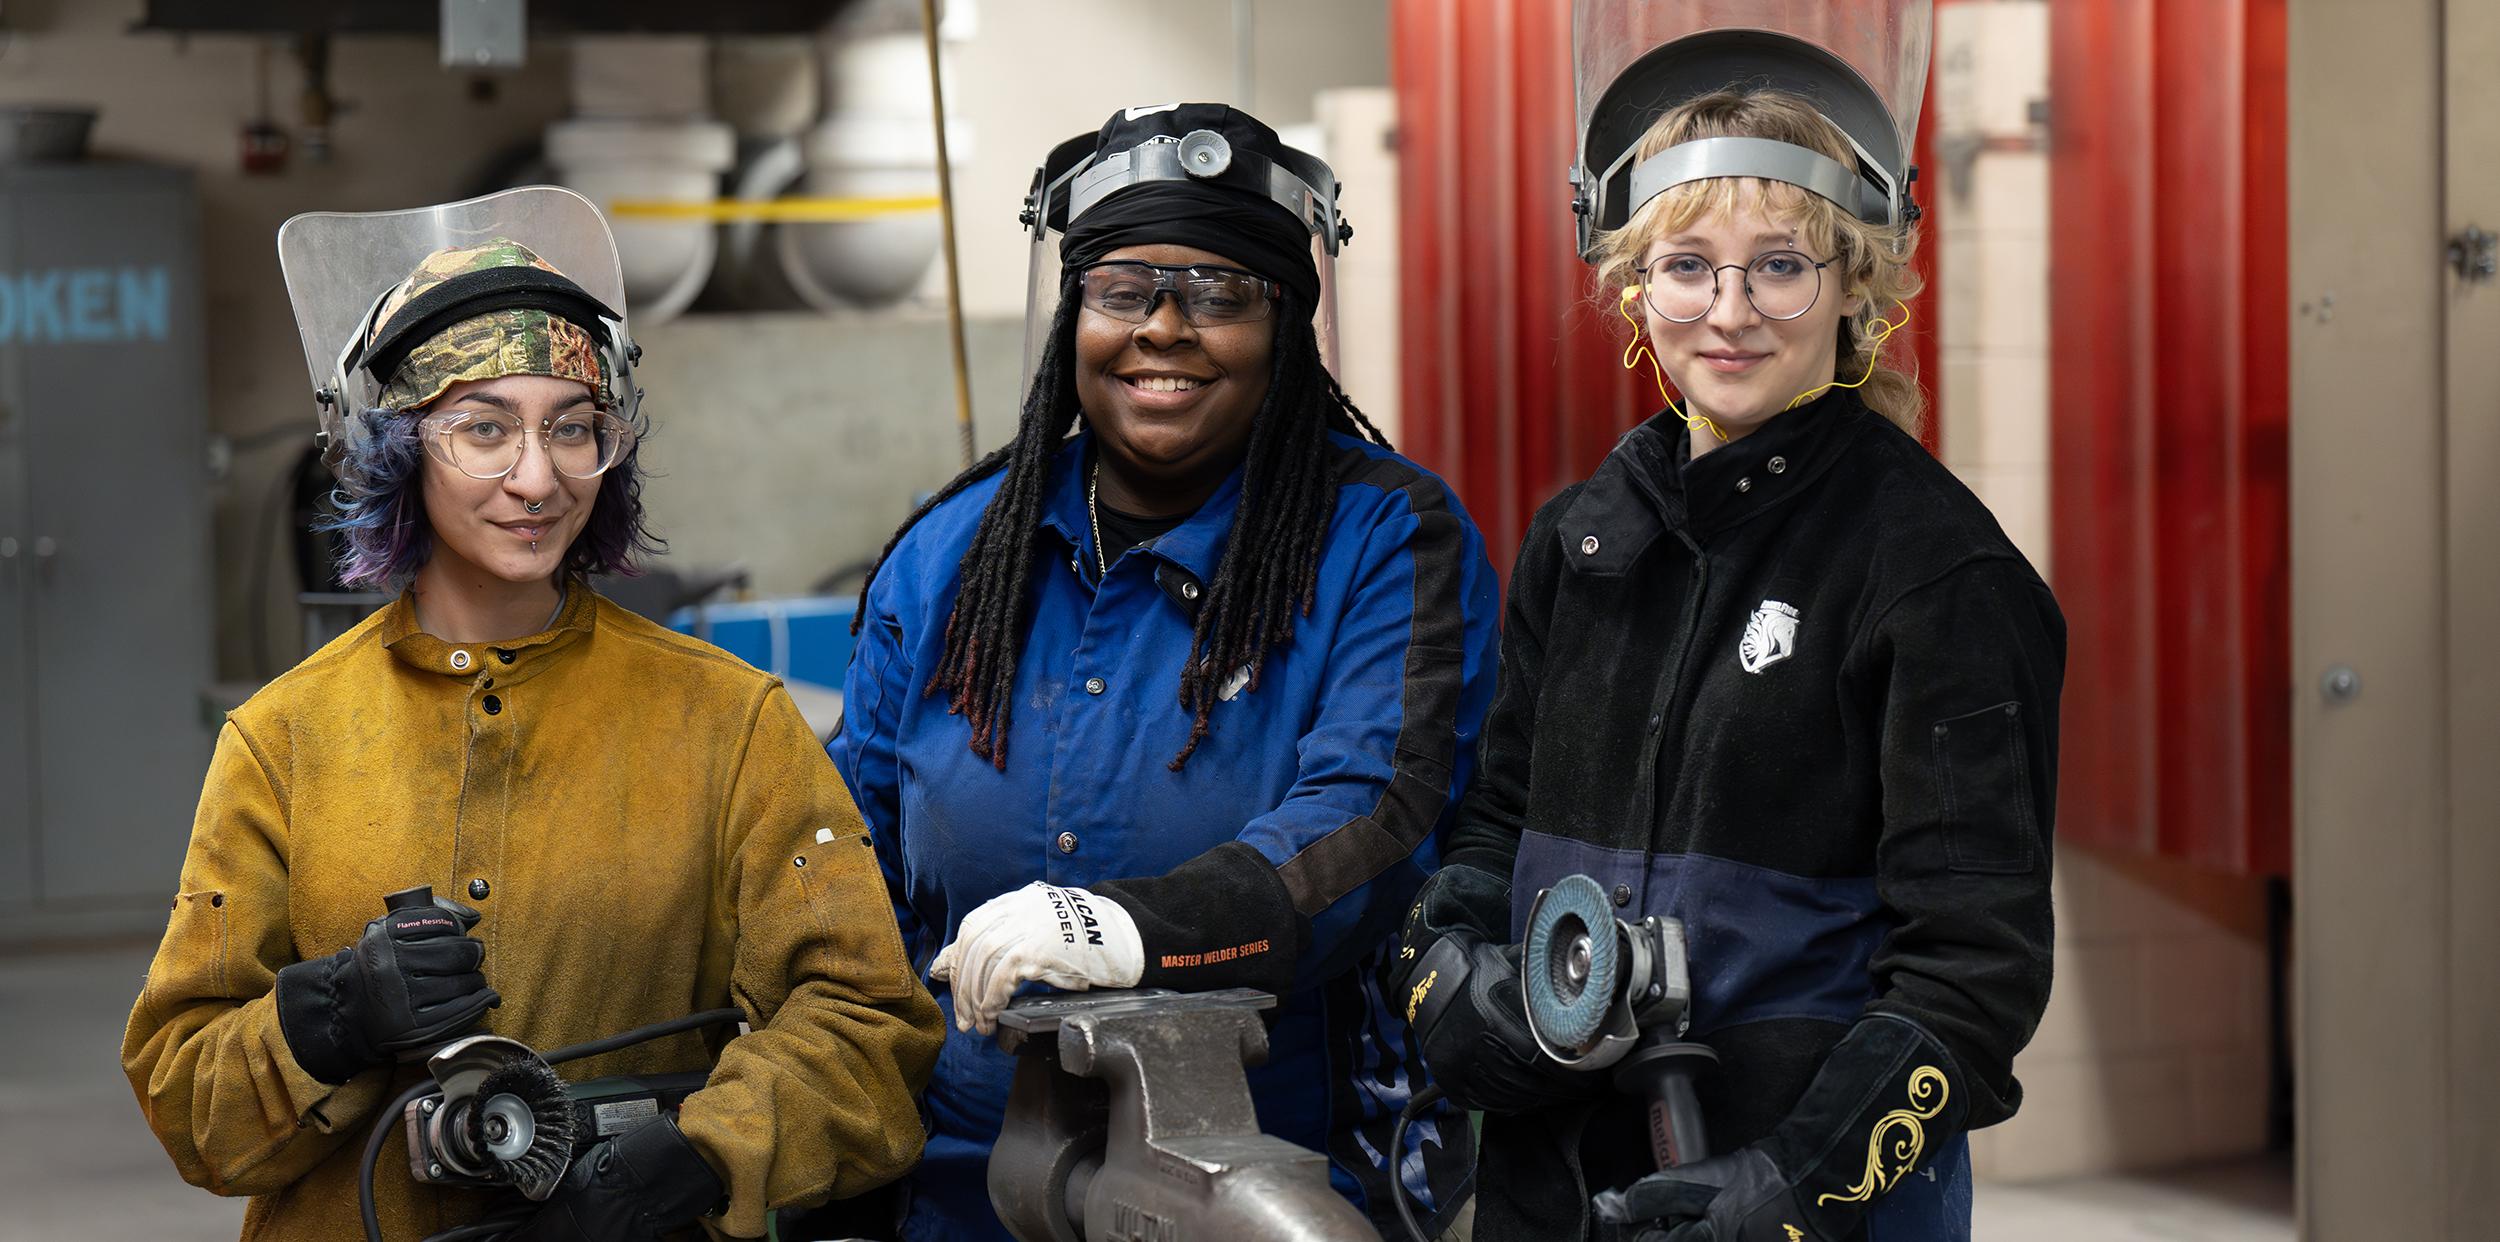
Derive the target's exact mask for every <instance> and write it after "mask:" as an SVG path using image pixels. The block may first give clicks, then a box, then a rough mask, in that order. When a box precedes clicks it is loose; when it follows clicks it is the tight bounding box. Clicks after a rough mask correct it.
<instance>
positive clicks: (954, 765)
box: [831, 104, 1496, 1238]
mask: <svg viewBox="0 0 2500 1242" xmlns="http://www.w3.org/2000/svg"><path fill="white" fill-rule="evenodd" d="M1184 150H1186V151H1189V152H1194V153H1196V154H1197V155H1199V156H1201V157H1205V156H1206V155H1207V153H1208V152H1209V151H1214V152H1216V153H1217V154H1216V156H1215V157H1214V158H1199V159H1196V160H1194V161H1193V162H1192V163H1191V164H1190V165H1189V166H1188V167H1186V168H1184V166H1183V163H1182V157H1181V155H1180V153H1181V152H1183V151H1184ZM1062 162H1073V164H1074V168H1073V169H1072V170H1070V172H1069V175H1068V176H1066V177H1062V178H1059V179H1057V180H1056V181H1055V182H1053V181H1051V180H1050V179H1049V178H1048V177H1046V178H1045V186H1044V188H1043V189H1042V190H1041V191H1040V192H1039V193H1038V194H1037V198H1038V200H1039V211H1038V213H1037V216H1038V218H1037V219H1036V221H1035V227H1036V230H1037V232H1045V233H1046V232H1047V231H1051V230H1060V229H1064V236H1063V237H1062V239H1061V241H1060V247H1059V259H1060V262H1061V269H1062V275H1061V278H1060V281H1059V283H1058V287H1057V290H1056V309H1055V312H1054V313H1053V314H1052V316H1051V319H1050V322H1049V327H1048V331H1047V334H1046V335H1045V336H1044V337H1043V339H1042V348H1041V353H1040V358H1039V362H1038V365H1037V367H1036V370H1035V372H1034V375H1033V377H1032V383H1031V385H1030V387H1029V388H1028V392H1027V396H1026V399H1025V404H1024V409H1023V414H1022V418H1021V421H1020V422H1019V424H1018V427H1017V431H1016V435H1015V438H1014V439H1013V440H1011V441H1010V442H1009V443H1008V444H1007V445H1006V446H1005V447H1004V448H1002V449H1000V450H998V451H997V452H995V453H992V454H990V455H989V456H988V457H987V458H985V459H984V460H983V461H981V462H980V463H979V464H978V465H976V466H974V467H973V468H972V469H971V470H968V471H966V472H965V473H964V474H963V475H962V476H961V477H959V478H957V479H955V480H954V481H953V482H951V483H949V484H948V485H947V486H946V487H945V488H944V489H943V490H941V491H940V492H939V493H938V495H937V496H936V498H935V499H933V500H932V501H931V502H930V503H929V504H928V505H926V506H924V507H923V508H922V509H921V510H920V512H918V513H915V514H914V515H913V516H912V518H911V519H910V520H909V521H908V522H906V523H905V524H904V527H903V529H902V530H901V531H900V532H899V533H898V534H897V535H896V537H895V539H894V541H893V543H892V544H890V545H889V546H888V548H887V549H886V553H885V555H884V557H883V559H882V560H881V562H880V564H879V566H878V568H877V570H876V572H875V573H874V574H873V575H872V577H871V579H870V583H869V585H868V587H867V589H866V590H865V592H864V593H863V596H862V607H861V611H860V619H861V622H862V624H861V628H860V635H859V645H858V651H857V654H856V656H855V657H854V658H853V661H852V664H851V669H850V675H849V678H848V680H847V682H846V683H845V694H846V706H847V714H846V718H845V722H844V725H843V728H842V729H841V731H840V732H839V733H838V734H837V735H836V737H835V738H834V740H833V743H832V745H831V750H832V753H833V757H834V760H835V762H836V764H837V765H838V766H839V767H840V768H841V770H842V775H843V777H844V779H845V780H846V781H848V782H849V783H850V786H851V788H852V790H853V791H854V792H855V793H856V795H857V796H858V799H859V802H860V807H861V810H862V812H863V813H864V814H865V815H866V816H867V819H868V821H869V825H870V828H871V830H872V834H873V838H874V841H875V844H876V848H877V855H878V859H879V861H880V862H881V863H882V864H883V866H884V869H885V876H886V882H887V885H888V888H889V890H890V892H891V894H892V896H893V899H894V912H895V916H896V918H897V919H898V920H899V921H900V923H901V925H902V928H903V933H904V936H905V938H906V940H907V942H909V943H910V944H911V945H912V946H913V950H914V961H915V963H916V964H918V965H919V966H920V967H922V968H923V969H924V970H925V971H926V972H927V974H928V977H929V979H930V980H931V982H932V986H933V988H934V990H935V992H936V994H937V996H938V997H939V1000H940V1002H941V1004H943V1005H944V1006H946V1007H947V1009H948V1010H949V1012H950V1013H951V1014H952V1016H953V1021H954V1024H955V1027H956V1029H955V1031H954V1033H953V1034H952V1035H951V1036H950V1038H949V1039H948V1042H947V1044H946V1047H945V1050H944V1051H943V1052H942V1053H941V1055H940V1057H939V1062H938V1068H937V1072H936V1076H935V1078H934V1080H933V1081H932V1082H931V1084H930V1086H929V1090H928V1094H927V1097H926V1106H925V1107H926V1112H927V1120H928V1123H929V1126H930V1130H931V1133H930V1139H929V1145H928V1150H927V1156H926V1158H925V1159H924V1161H923V1163H922V1164H921V1166H920V1168H919V1169H918V1170H917V1171H916V1172H915V1173H914V1174H913V1175H912V1176H911V1178H910V1180H909V1181H908V1182H907V1183H906V1185H905V1188H904V1189H905V1204H904V1206H903V1208H902V1215H903V1220H902V1227H903V1236H905V1237H910V1238H936V1237H945V1238H969V1237H983V1236H993V1237H994V1236H1003V1231H1002V1230H1001V1228H1000V1226H999V1224H998V1222H997V1220H996V1217H995V1216H994V1214H993V1213H992V1211H991V1209H990V1205H989V1200H988V1194H987V1190H986V1184H985V1180H984V1165H985V1163H986V1161H987V1158H988V1153H989V1148H990V1146H991V1144H992V1142H993V1141H994V1140H995V1139H996V1137H997V1134H998V1129H999V1125H1000V1120H1001V1116H1002V1114H1003V1111H1004V1108H1005V1105H1006V1100H1007V1088H1008V1080H1009V1077H1010V1075H1011V1072H1012V1060H1011V1058H1010V1057H1008V1056H1007V1055H1006V1054H1004V1053H1001V1052H1000V1051H999V1050H998V1049H997V1047H996V1046H995V1045H994V1044H993V1043H992V1042H991V1041H990V1039H989V1038H987V1036H988V1035H989V1033H990V1032H991V1030H992V1029H993V1027H994V1024H995V1021H996V1018H997V1015H998V1012H999V1010H1000V1009H1001V1008H1002V1007H1004V1005H1005V1004H1006V1002H1007V1000H1008V999H1009V998H1010V997H1011V996H1012V995H1013V994H1014V993H1015V992H1016V990H1017V989H1018V988H1019V987H1020V986H1022V985H1024V984H1026V983H1030V982H1036V981H1038V982H1043V983H1047V984H1050V985H1053V986H1057V987H1063V988H1096V987H1110V988H1118V987H1133V986H1147V987H1169V988H1178V989H1185V990H1204V989H1213V988H1224V987H1236V986H1247V987H1255V988H1260V989H1264V990H1267V991H1270V992H1273V993H1276V994H1277V995H1278V996H1279V997H1280V998H1281V1002H1280V1004H1279V1005H1278V1008H1277V1012H1276V1019H1275V1023H1274V1026H1273V1029H1272V1031H1271V1035H1270V1047H1271V1055H1270V1058H1269V1061H1268V1063H1267V1064H1266V1065H1264V1066H1262V1067H1260V1068H1258V1069H1256V1070H1254V1071H1252V1073H1251V1090H1252V1093H1253V1095H1254V1097H1255V1098H1256V1100H1257V1102H1258V1107H1259V1115H1260V1122H1261V1125H1262V1127H1263V1128H1264V1129H1266V1130H1267V1131H1268V1132H1270V1133H1273V1134H1277V1135H1280V1136H1282V1137H1284V1138H1287V1139H1289V1140H1291V1141H1294V1142H1297V1143H1300V1144H1302V1145H1304V1146H1307V1147H1311V1148H1313V1149H1316V1150H1319V1151H1322V1152H1325V1153H1326V1154H1327V1155H1328V1156H1329V1157H1330V1160H1331V1168H1332V1180H1333V1181H1334V1183H1335V1184H1336V1186H1337V1188H1338V1189H1339V1190H1340V1191H1341V1192H1343V1193H1344V1194H1346V1195H1347V1196H1348V1197H1349V1198H1350V1199H1352V1200H1353V1201H1354V1202H1355V1203H1356V1204H1357V1205H1358V1206H1360V1207H1363V1208H1364V1209H1365V1210H1366V1211H1368V1212H1369V1213H1371V1214H1372V1215H1373V1217H1374V1219H1375V1220H1379V1221H1383V1222H1387V1221H1390V1220H1392V1219H1394V1218H1393V1215H1392V1211H1393V1208H1392V1204H1391V1199H1390V1195H1389V1193H1388V1173H1387V1170H1386V1169H1385V1168H1383V1167H1382V1161H1383V1159H1384V1158H1383V1156H1382V1155H1381V1153H1383V1152H1385V1151H1386V1149H1387V1147H1388V1141H1387V1140H1388V1129H1389V1126H1390V1124H1391V1123H1392V1122H1393V1121H1394V1118H1395V1116H1396V1114H1397V1112H1398V1110H1399V1109H1400V1107H1402V1106H1403V1105H1404V1103H1405V1102H1406V1100H1407V1099H1408V1098H1409V1097H1410V1096H1411V1095H1412V1093H1413V1092H1414V1091H1415V1090H1416V1089H1417V1088H1418V1087H1419V1086H1420V1083H1419V1081H1418V1078H1419V1075H1420V1073H1421V1066H1420V1062H1419V1061H1418V1060H1417V1058H1416V1057H1415V1055H1414V1051H1413V1049H1412V1048H1411V1047H1410V1046H1408V1045H1407V1043H1406V1042H1405V1038H1404V1031H1403V1022H1402V1020H1400V1019H1399V1018H1397V1017H1394V1016H1393V1015H1392V1013H1391V1011H1390V1008H1389V1006H1388V1005H1387V1003H1386V1002H1385V1001H1384V999H1383V996H1382V991H1381V988H1380V985H1379V982H1378V979H1379V973H1380V972H1379V971H1378V970H1377V968H1376V967H1377V958H1378V956H1379V954H1380V953H1381V952H1382V950H1383V947H1384V944H1386V943H1387V942H1388V939H1389V936H1390V934H1391V933H1392V932H1393V931H1394V929H1395V926H1396V922H1397V918H1398V916H1399V914H1400V913H1401V912H1402V911H1403V910H1404V907H1405V904H1406V902H1407V901H1408V900H1409V899H1410V898H1411V897H1412V896H1413V895H1414V893H1415V891H1416V889H1417V887H1418V886H1419V885H1420V883H1421V881H1422V879H1423V877H1424V875H1425V874H1426V873H1427V872H1429V871H1430V870H1431V869H1432V868H1433V867H1434V866H1435V865H1436V863H1437V861H1438V857H1439V853H1440V840H1441V836H1442V833H1443V831H1444V829H1445V827H1446V825H1447V823H1448V821H1449V817H1450V809H1451V805H1452V802H1453V800H1454V798H1455V797H1456V796H1457V794H1458V792H1459V791H1460V790H1461V789H1463V788H1464V786H1465V784H1466V782H1467V777H1468V773H1469V770H1470V768H1471V767H1472V765H1473V757H1474V751H1475V740H1476V732H1477V726H1478V723H1479V721H1480V720H1481V719H1482V716H1483V714H1484V711H1485V708H1486V705H1487V703H1488V701H1489V699H1490V696H1491V692H1492V678H1491V673H1492V668H1493V650H1494V644H1495V634H1494V612H1495V607H1496V600H1495V594H1496V585H1495V581H1494V578H1493V575H1492V573H1491V572H1490V566H1489V565H1488V563H1487V561H1486V559H1485V553H1484V547H1483V541H1482V538H1481V537H1480V535H1479V534H1478V532H1477V530H1476V527H1475V525H1474V523H1473V522H1472V521H1470V520H1469V519H1468V517H1467V515H1466V513H1465V511H1464V510H1462V509H1461V508H1460V506H1459V504H1458V501H1457V500H1456V499H1455V498H1454V497H1452V496H1451V495H1450V494H1449V492H1448V491H1447V489H1446V488H1445V487H1444V486H1443V485H1442V483H1441V481H1440V480H1439V479H1437V478H1435V477H1434V476H1432V475H1431V474H1429V473H1428V472H1426V471H1424V470H1422V469H1421V468H1419V467H1417V466H1416V465H1414V464H1413V463H1412V462H1409V461H1407V460H1406V459H1405V458H1402V457H1400V456H1398V455H1397V454H1396V453H1394V452H1392V451H1391V450H1390V449H1389V447H1388V446H1387V445H1386V444H1385V443H1383V442H1382V440H1381V438H1380V436H1379V434H1378V432H1377V431H1376V430H1374V429H1373V428H1372V427H1371V426H1370V425H1369V423H1368V422H1367V421H1365V420H1364V419H1363V418H1362V416H1361V415H1360V414H1359V413H1358V412H1357V411H1356V410H1355V408H1354V406H1353V405H1352V403H1351V402H1349V401H1347V400H1346V398H1345V396H1344V394H1343V393H1342V392H1340V391H1339V390H1338V388H1337V385H1336V383H1335V381H1334V380H1333V379H1331V378H1330V376H1329V374H1328V372H1327V370H1326V368H1325V366H1324V365H1323V361H1322V357H1321V352H1320V332H1319V330H1318V329H1315V327H1314V312H1315V310H1317V309H1318V308H1320V307H1322V306H1323V305H1324V301H1325V299H1324V290H1325V284H1324V282H1323V280H1322V279H1321V263H1322V262H1323V261H1324V258H1325V256H1326V254H1328V253H1331V252H1333V251H1334V249H1335V246H1336V243H1337V241H1338V240H1339V238H1340V236H1341V231H1340V228H1339V225H1338V222H1337V219H1336V213H1335V203H1334V198H1335V184H1334V179H1333V177H1331V176H1330V175H1329V174H1328V170H1327V168H1326V166H1325V165H1324V164H1321V163H1320V162H1319V161H1317V160H1315V159H1312V158H1311V157H1310V156H1308V155H1305V154H1303V153H1301V152H1299V151H1295V150H1293V149H1291V148H1289V147H1286V146H1284V145H1283V144H1282V143H1281V142H1280V141H1279V140H1278V139H1277V137H1276V135H1275V132H1274V131H1273V130H1271V129H1269V128H1268V127H1267V126H1265V125H1263V124H1261V123H1260V122H1258V121H1257V120H1256V119H1254V118H1251V117H1249V116H1247V115H1244V114H1242V113H1240V112H1237V111H1234V110H1232V109H1230V108H1226V107H1223V106H1220V105H1201V104H1189V105H1175V106H1167V107H1163V108H1144V109H1141V108H1132V109H1128V110H1126V111H1124V112H1122V113H1120V114H1118V115H1115V116H1114V117H1112V118H1111V120H1110V121H1109V122H1108V123H1107V124H1105V125H1104V126H1103V128H1102V130H1101V132H1100V134H1099V135H1096V136H1092V137H1090V138H1088V139H1086V140H1083V141H1081V142H1071V143H1070V144H1067V145H1066V146H1063V147H1062V148H1061V151H1060V153H1059V155H1058V156H1055V157H1054V164H1059V163H1062ZM1210 168H1212V169H1213V171H1212V172H1210V171H1208V170H1209V169H1210ZM1078 173H1083V174H1084V175H1083V176H1081V177H1080V176H1077V174H1078ZM1063 186H1064V187H1073V188H1071V189H1070V190H1069V192H1068V194H1067V196H1066V199H1065V200H1064V206H1063V205H1062V200H1060V199H1059V198H1058V197H1057V196H1056V195H1055V193H1054V188H1055V187H1063ZM1106 187H1108V188H1107V189H1106ZM1071 432H1073V433H1074V434H1073V435H1071V434H1070V433H1071ZM1063 918H1072V919H1075V920H1078V921H1084V922H1090V924H1091V927H1090V929H1089V930H1090V931H1091V932H1092V933H1093V934H1092V935H1080V936H1074V937H1067V938H1063V937H1062V935H1061V933H1060V928H1061V921H1062V919H1063ZM1070 940H1073V941H1074V943H1069V941H1070ZM1450 1131H1451V1132H1450V1133H1448V1134H1446V1135H1445V1134H1443V1133H1441V1132H1439V1130H1438V1129H1437V1128H1435V1129H1434V1130H1433V1131H1432V1132H1431V1133H1426V1134H1425V1135H1424V1142H1423V1143H1422V1144H1421V1146H1422V1147H1423V1148H1424V1149H1425V1151H1426V1153H1427V1154H1426V1156H1425V1157H1422V1158H1419V1159H1410V1160H1409V1161H1408V1162H1407V1164H1406V1165H1405V1166H1404V1167H1403V1168H1402V1169H1401V1170H1400V1174H1401V1180H1403V1181H1404V1182H1405V1183H1406V1184H1407V1185H1408V1187H1409V1188H1410V1189H1412V1190H1415V1191H1417V1192H1419V1193H1422V1194H1423V1195H1424V1196H1425V1198H1426V1200H1427V1201H1428V1202H1429V1203H1431V1204H1432V1205H1433V1206H1434V1207H1435V1208H1437V1209H1438V1210H1439V1214H1440V1215H1441V1216H1442V1217H1443V1218H1444V1219H1447V1217H1448V1215H1449V1213H1450V1210H1451V1209H1452V1208H1453V1207H1454V1206H1455V1204H1456V1203H1457V1202H1458V1201H1461V1200H1463V1199H1464V1197H1465V1195H1464V1191H1463V1187H1464V1185H1465V1177H1466V1167H1467V1165H1468V1164H1469V1163H1470V1160H1471V1156H1472V1153H1471V1152H1470V1151H1469V1150H1468V1148H1469V1146H1470V1145H1469V1144H1468V1143H1467V1142H1466V1141H1465V1135H1464V1127H1463V1126H1457V1125H1454V1126H1452V1127H1450ZM1426 1166H1430V1167H1429V1169H1427V1167H1426ZM1445 1170H1446V1171H1445ZM1436 1227H1437V1226H1436Z"/></svg>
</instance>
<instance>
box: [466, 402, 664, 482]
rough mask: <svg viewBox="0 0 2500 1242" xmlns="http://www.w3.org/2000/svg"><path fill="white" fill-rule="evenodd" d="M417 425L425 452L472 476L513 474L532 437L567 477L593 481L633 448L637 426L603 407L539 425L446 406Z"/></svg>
mask: <svg viewBox="0 0 2500 1242" xmlns="http://www.w3.org/2000/svg"><path fill="white" fill-rule="evenodd" d="M417 429H418V430H419V431H420V432H422V433H423V434H424V436H425V447H426V451H427V452H429V453H432V454H433V455H434V457H435V459H436V460H438V461H440V462H442V463H443V464H444V465H446V466H449V467H451V468H452V469H454V470H457V471H459V472H460V473H462V474H465V475H467V476H469V477H470V478H472V479H500V478H502V477H504V476H505V475H507V474H510V473H512V472H513V470H515V469H516V468H518V467H519V466H520V464H521V453H522V450H523V447H524V446H525V445H527V444H528V443H529V440H530V438H531V437H532V436H535V437H537V439H538V444H539V448H540V449H541V450H542V451H544V452H545V453H546V454H547V464H548V465H550V466H552V467H554V468H555V472H556V473H557V474H560V475H563V476H564V477H566V478H568V479H595V478H597V477H599V476H600V475H602V474H605V473H607V471H608V468H609V467H610V466H613V465H615V464H616V463H617V462H618V461H620V460H622V459H623V458H624V456H625V454H626V452H627V451H628V450H630V449H632V448H633V446H634V428H633V424H631V423H628V422H626V421H625V420H624V419H622V418H619V417H617V416H616V415H614V414H611V413H609V412H607V411H605V410H586V411H582V412H579V413H573V414H565V415H561V416H559V417H556V418H549V419H542V420H540V422H539V424H538V426H537V427H535V428H533V427H531V426H529V425H528V424H526V423H524V422H523V421H522V420H521V419H520V417H519V416H517V415H514V414H509V413H506V412H504V411H502V410H445V411H443V412H441V413H438V414H428V415H426V416H425V418H424V419H423V420H422V421H420V422H418V424H417Z"/></svg>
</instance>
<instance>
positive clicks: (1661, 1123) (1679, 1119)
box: [1649, 1070, 1710, 1169]
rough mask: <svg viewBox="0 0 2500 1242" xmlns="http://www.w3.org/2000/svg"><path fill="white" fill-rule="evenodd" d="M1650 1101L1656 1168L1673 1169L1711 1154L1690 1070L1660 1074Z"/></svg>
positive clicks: (1650, 1130) (1651, 1143)
mask: <svg viewBox="0 0 2500 1242" xmlns="http://www.w3.org/2000/svg"><path fill="white" fill-rule="evenodd" d="M1653 1087H1654V1094H1653V1095H1652V1096H1651V1098H1650V1101H1649V1154H1650V1155H1652V1156H1655V1157H1656V1158H1657V1160H1658V1167H1659V1168H1662V1169H1672V1168H1674V1167H1675V1166H1677V1165H1679V1164H1691V1163H1693V1162H1694V1161H1696V1160H1704V1159H1707V1158H1709V1155H1710V1139H1709V1136H1708V1135H1707V1134H1705V1133H1704V1132H1703V1127H1702V1124H1701V1098H1700V1097H1699V1096H1698V1095H1696V1094H1694V1092H1693V1075H1692V1072H1691V1071H1690V1070H1679V1071H1674V1072H1671V1073H1668V1074H1665V1075H1662V1076H1661V1077H1660V1078H1659V1080H1658V1081H1657V1082H1656V1083H1655V1084H1654V1085H1653Z"/></svg>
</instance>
